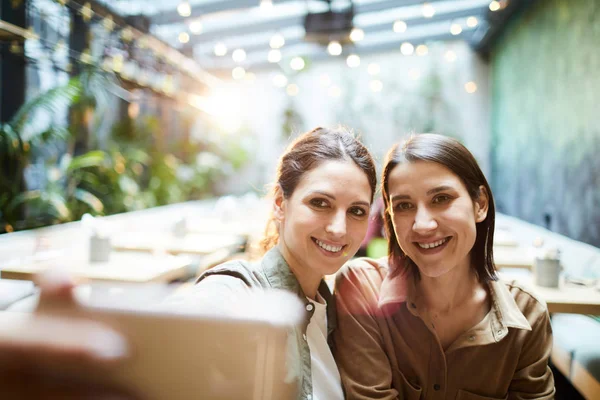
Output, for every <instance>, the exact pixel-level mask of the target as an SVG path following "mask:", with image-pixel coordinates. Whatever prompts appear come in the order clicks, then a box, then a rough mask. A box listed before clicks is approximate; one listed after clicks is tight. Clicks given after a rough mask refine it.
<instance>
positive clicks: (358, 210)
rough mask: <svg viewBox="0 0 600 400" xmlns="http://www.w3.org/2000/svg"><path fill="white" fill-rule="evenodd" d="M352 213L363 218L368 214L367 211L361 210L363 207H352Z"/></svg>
mask: <svg viewBox="0 0 600 400" xmlns="http://www.w3.org/2000/svg"><path fill="white" fill-rule="evenodd" d="M350 212H351V213H352V214H353V215H355V216H357V217H363V216H365V215H367V212H366V211H365V209H364V208H361V207H352V208H351V209H350Z"/></svg>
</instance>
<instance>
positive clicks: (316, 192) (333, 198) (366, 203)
mask: <svg viewBox="0 0 600 400" xmlns="http://www.w3.org/2000/svg"><path fill="white" fill-rule="evenodd" d="M310 194H311V195H313V194H320V195H322V196H325V197H328V198H330V199H331V200H336V198H335V196H333V195H332V194H330V193H327V192H322V191H320V190H315V191H314V192H311V193H310ZM352 204H353V205H357V206H358V205H363V206H365V207H371V203H369V202H368V201H355V202H353V203H352Z"/></svg>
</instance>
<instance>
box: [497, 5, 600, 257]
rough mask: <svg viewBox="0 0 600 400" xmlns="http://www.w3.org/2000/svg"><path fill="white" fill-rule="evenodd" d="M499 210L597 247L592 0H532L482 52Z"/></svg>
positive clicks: (599, 170)
mask: <svg viewBox="0 0 600 400" xmlns="http://www.w3.org/2000/svg"><path fill="white" fill-rule="evenodd" d="M492 93H493V97H492V182H493V190H494V194H495V197H496V201H497V204H498V209H499V211H502V212H504V213H507V214H509V215H514V216H516V217H519V218H521V219H524V220H527V221H530V222H533V223H535V224H538V225H542V226H545V225H546V220H545V215H549V216H550V217H551V223H550V228H551V229H552V230H553V231H556V232H559V233H562V234H564V235H567V236H570V237H572V238H574V239H577V240H581V241H584V242H587V243H590V244H593V245H595V246H598V247H600V0H539V1H537V2H535V3H534V5H533V6H531V7H530V8H528V9H527V10H526V11H525V12H524V13H523V14H522V15H520V16H519V17H518V18H516V19H515V20H514V21H513V22H512V23H511V25H510V26H509V27H508V29H507V30H506V32H505V34H504V36H503V37H502V39H501V40H500V41H499V43H498V45H497V46H496V48H495V49H494V54H493V56H492Z"/></svg>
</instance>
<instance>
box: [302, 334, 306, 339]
mask: <svg viewBox="0 0 600 400" xmlns="http://www.w3.org/2000/svg"><path fill="white" fill-rule="evenodd" d="M302 339H304V341H306V333H303V334H302Z"/></svg>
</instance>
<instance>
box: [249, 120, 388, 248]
mask: <svg viewBox="0 0 600 400" xmlns="http://www.w3.org/2000/svg"><path fill="white" fill-rule="evenodd" d="M331 160H348V161H353V162H354V163H355V164H356V165H357V166H358V167H359V168H360V169H361V170H363V172H364V173H365V175H366V176H367V178H368V179H369V184H370V186H371V203H372V202H373V195H374V194H375V188H376V186H377V172H376V169H375V163H374V161H373V158H372V157H371V154H370V153H369V151H368V150H367V148H366V147H365V146H364V145H363V144H362V143H361V142H360V141H359V140H358V138H357V137H356V136H355V135H354V134H353V133H352V132H351V131H350V130H348V129H346V128H342V127H340V128H337V129H327V128H320V127H319V128H315V129H313V130H312V131H309V132H306V133H303V134H302V135H300V136H299V137H297V138H296V139H295V140H294V141H293V142H292V143H291V144H290V145H289V146H288V148H287V149H286V151H285V152H284V153H283V154H282V156H281V158H280V159H279V163H278V166H277V177H276V179H275V185H276V187H277V186H279V187H280V188H281V191H282V192H283V197H284V198H286V199H288V198H290V197H291V196H292V194H293V193H294V190H296V187H297V186H298V183H299V182H300V179H301V178H302V176H303V175H304V174H305V173H306V172H308V171H310V170H312V169H314V168H316V167H318V166H319V165H320V164H321V163H323V162H325V161H331ZM274 222H275V221H274V219H273V218H271V219H270V220H269V223H268V224H267V228H266V230H265V237H264V239H263V240H262V242H261V245H262V249H263V250H264V251H267V250H269V249H270V248H271V247H273V246H274V245H275V244H277V242H278V240H279V233H278V232H277V229H276V226H275V223H274Z"/></svg>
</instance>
